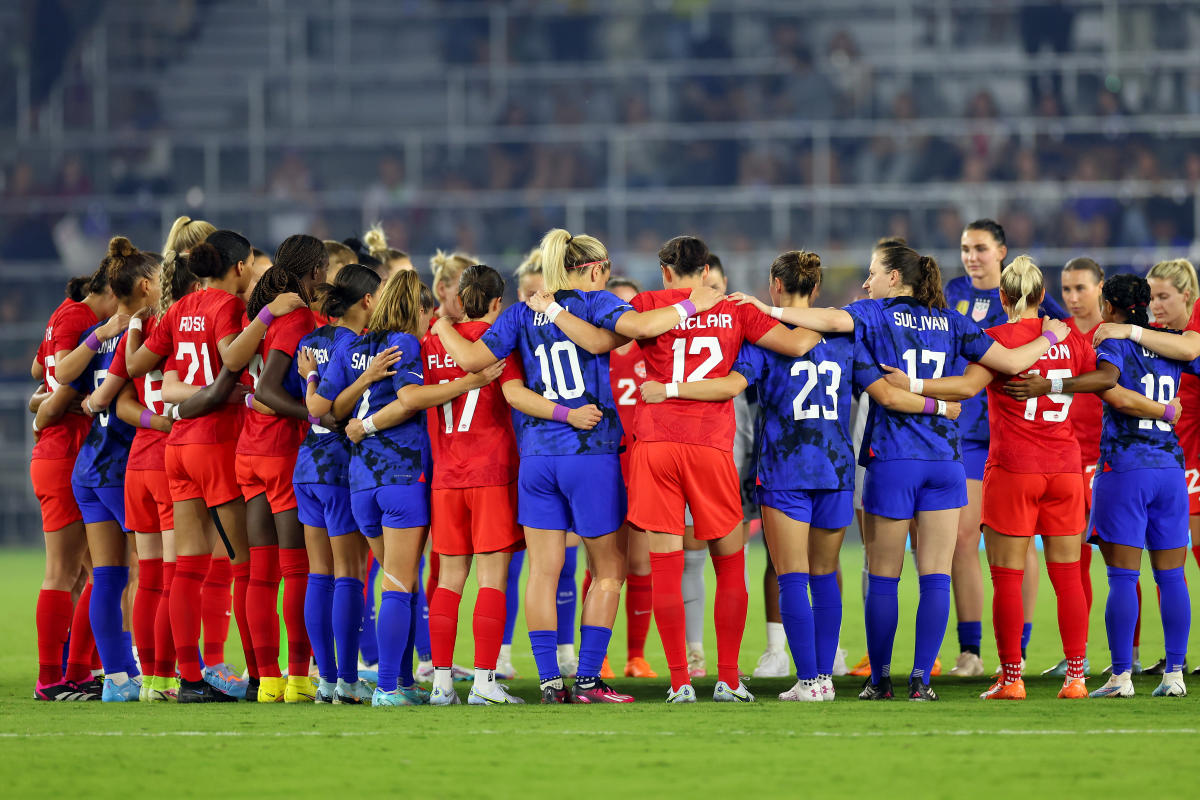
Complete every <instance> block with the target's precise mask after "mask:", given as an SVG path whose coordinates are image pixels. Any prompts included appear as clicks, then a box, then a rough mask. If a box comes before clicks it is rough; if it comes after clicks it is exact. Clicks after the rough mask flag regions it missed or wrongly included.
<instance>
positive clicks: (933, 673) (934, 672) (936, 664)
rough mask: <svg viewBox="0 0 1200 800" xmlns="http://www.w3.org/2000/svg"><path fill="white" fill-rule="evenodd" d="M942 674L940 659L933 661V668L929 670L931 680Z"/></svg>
mask: <svg viewBox="0 0 1200 800" xmlns="http://www.w3.org/2000/svg"><path fill="white" fill-rule="evenodd" d="M941 674H942V659H940V658H935V659H933V668H932V669H931V670H929V675H930V677H932V678H937V677H939V676H941Z"/></svg>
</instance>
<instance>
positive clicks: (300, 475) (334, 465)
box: [291, 325, 357, 486]
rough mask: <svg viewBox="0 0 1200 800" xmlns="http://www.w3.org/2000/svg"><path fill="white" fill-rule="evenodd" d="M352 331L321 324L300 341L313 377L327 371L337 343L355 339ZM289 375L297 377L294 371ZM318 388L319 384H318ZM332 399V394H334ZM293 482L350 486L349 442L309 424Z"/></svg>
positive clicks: (338, 434) (329, 431) (337, 326)
mask: <svg viewBox="0 0 1200 800" xmlns="http://www.w3.org/2000/svg"><path fill="white" fill-rule="evenodd" d="M355 338H357V337H355V335H354V331H352V330H350V329H349V328H343V327H342V326H340V325H324V326H322V327H320V328H317V329H316V330H315V331H313V332H312V333H310V334H308V335H307V336H305V337H304V338H303V339H301V340H300V346H301V347H307V348H308V349H309V350H310V351H311V352H312V354H313V357H314V358H315V359H316V361H317V376H318V377H319V378H324V377H325V373H327V372H328V371H329V359H330V357H331V355H332V354H333V349H334V347H335V346H336V345H337V343H339V342H345V341H347V340H351V339H355ZM291 371H292V372H294V373H296V375H299V374H300V373H299V372H297V371H296V370H291ZM318 385H320V384H318ZM335 397H336V395H335ZM292 482H293V483H320V484H324V485H326V486H349V485H350V440H349V439H347V438H346V437H345V435H343V434H340V433H334V432H333V431H331V430H329V429H328V428H322V427H321V426H320V425H312V426H310V427H309V429H308V435H307V436H305V437H304V441H303V442H302V443H301V444H300V452H299V454H298V455H297V456H296V471H295V472H294V473H293V476H292Z"/></svg>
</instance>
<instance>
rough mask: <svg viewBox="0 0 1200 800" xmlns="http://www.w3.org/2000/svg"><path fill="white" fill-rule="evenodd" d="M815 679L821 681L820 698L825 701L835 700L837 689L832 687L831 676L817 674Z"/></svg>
mask: <svg viewBox="0 0 1200 800" xmlns="http://www.w3.org/2000/svg"><path fill="white" fill-rule="evenodd" d="M817 680H819V681H820V682H821V699H822V700H824V701H825V702H827V703H828V702H831V701H833V700H836V699H837V689H835V688H833V678H832V677H831V676H829V675H818V676H817Z"/></svg>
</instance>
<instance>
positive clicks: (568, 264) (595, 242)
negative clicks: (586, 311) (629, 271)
mask: <svg viewBox="0 0 1200 800" xmlns="http://www.w3.org/2000/svg"><path fill="white" fill-rule="evenodd" d="M539 249H540V251H541V260H542V277H543V278H544V279H545V281H546V291H548V292H559V291H562V290H563V289H570V288H571V283H570V279H569V278H568V272H569V271H570V270H577V269H584V268H587V267H593V266H596V265H597V264H602V265H604V267H605V268H606V269H607V268H608V267H610V266H611V265H610V264H609V259H608V250H607V249H606V248H605V247H604V243H603V242H601V241H600V240H599V239H597V238H595V237H594V236H588V235H587V234H585V233H581V234H580V235H578V236H572V235H571V234H570V232H569V231H565V230H563V229H562V228H555V229H553V230H551V231H549V232H548V233H547V234H546V235H545V236H543V237H542V245H541V247H540V248H539Z"/></svg>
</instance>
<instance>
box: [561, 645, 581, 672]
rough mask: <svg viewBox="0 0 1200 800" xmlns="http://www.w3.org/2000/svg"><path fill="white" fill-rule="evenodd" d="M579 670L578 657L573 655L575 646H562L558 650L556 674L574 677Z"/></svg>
mask: <svg viewBox="0 0 1200 800" xmlns="http://www.w3.org/2000/svg"><path fill="white" fill-rule="evenodd" d="M578 671H579V659H578V658H576V657H575V648H574V647H571V648H570V649H569V650H568V649H567V646H563V647H562V648H561V649H559V651H558V674H559V675H562V676H563V677H564V678H574V677H575V673H576V672H578Z"/></svg>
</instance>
